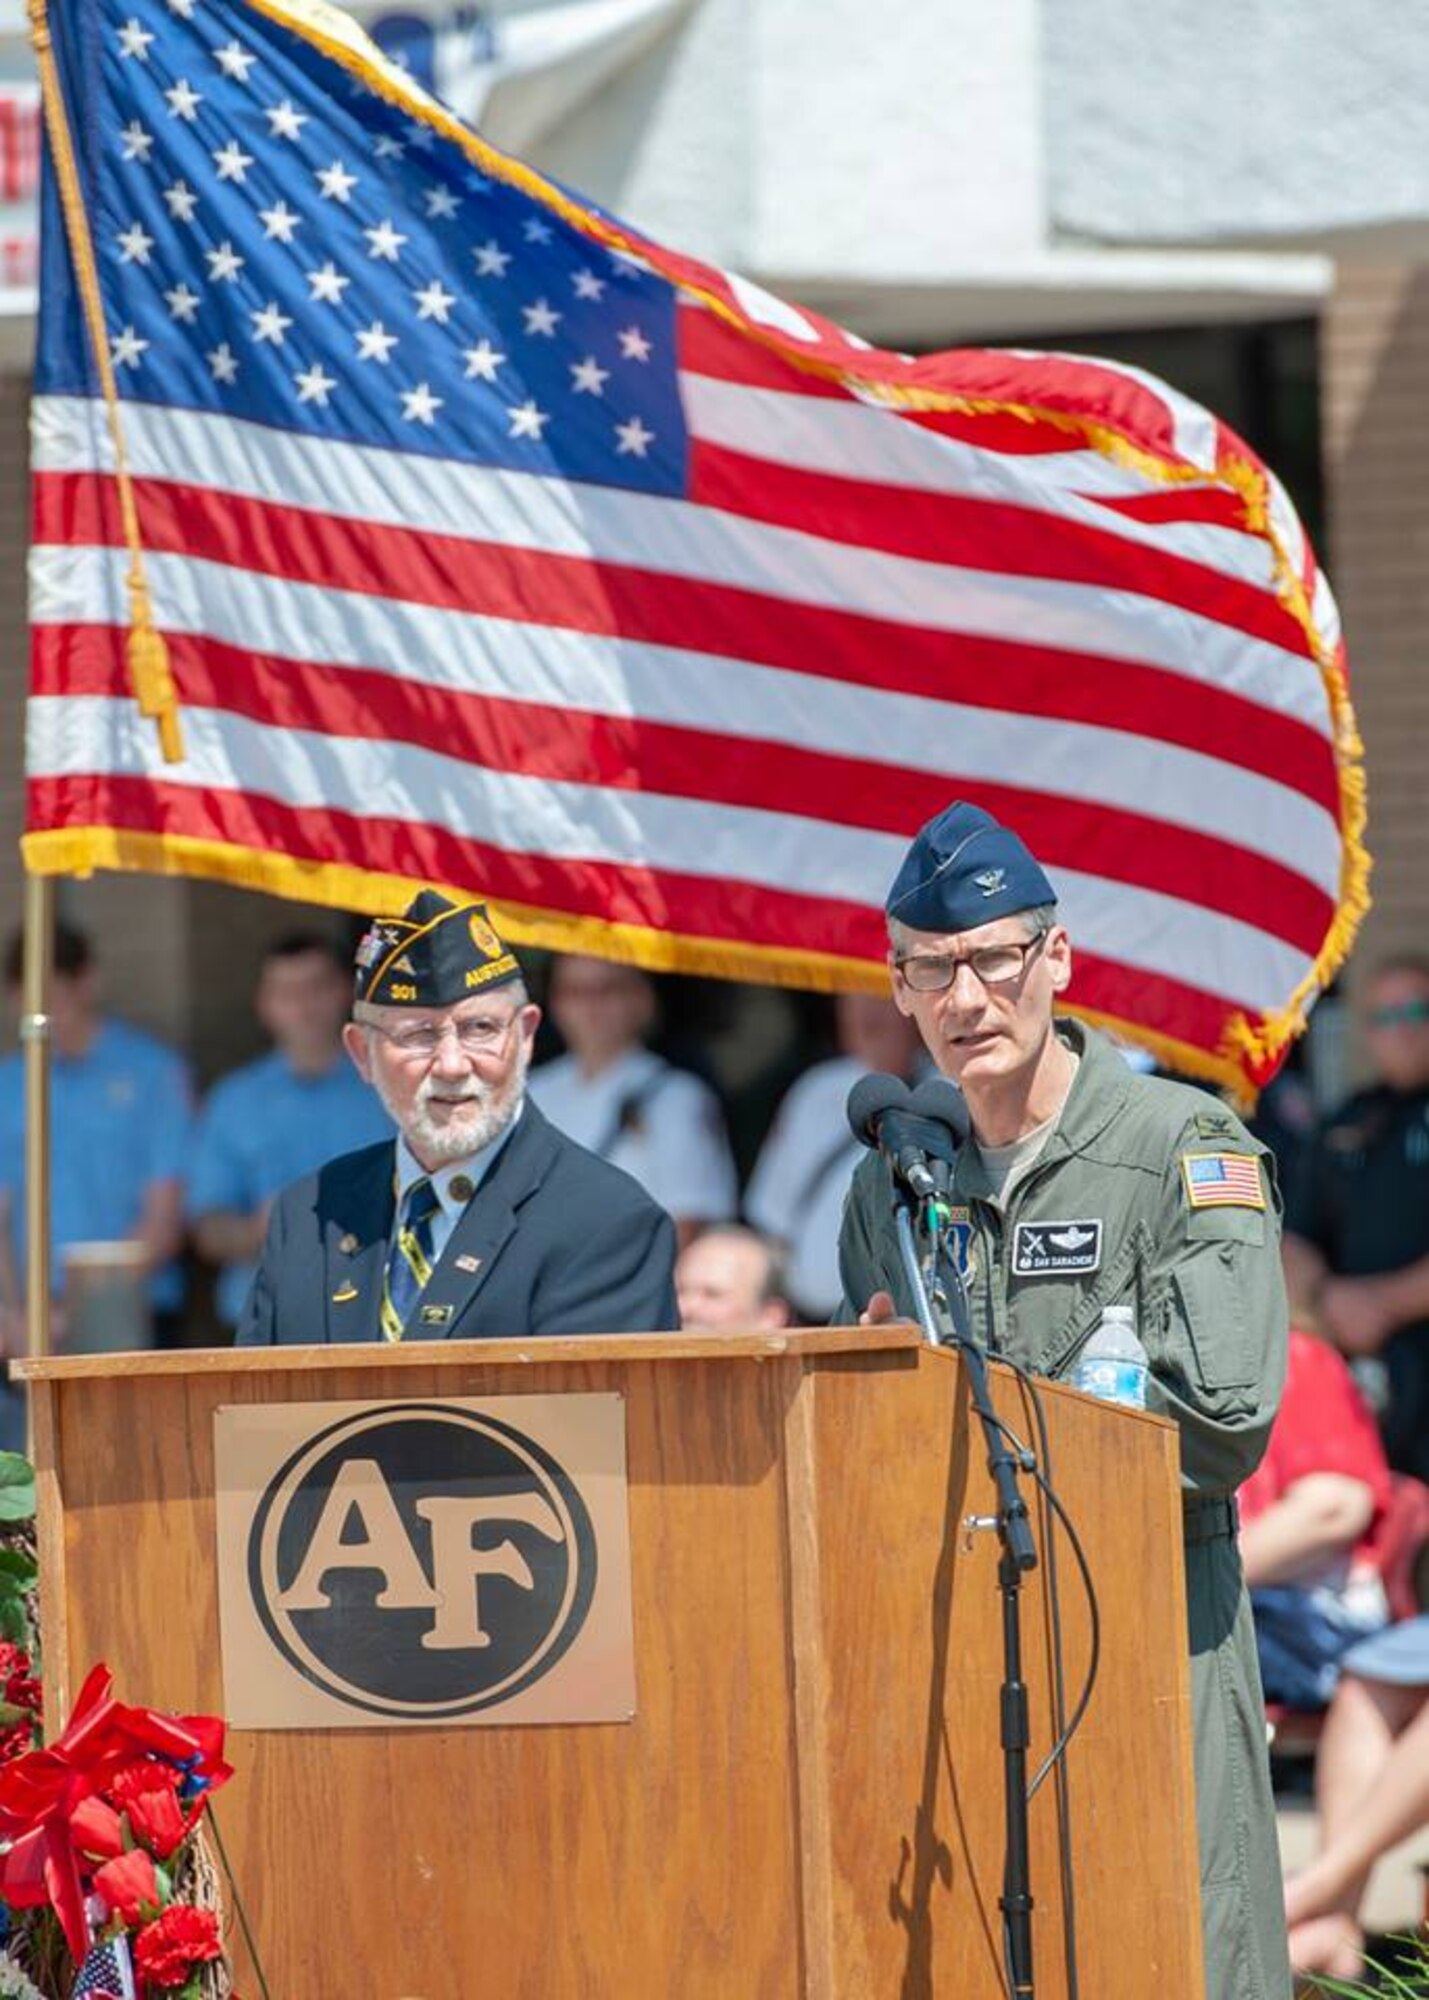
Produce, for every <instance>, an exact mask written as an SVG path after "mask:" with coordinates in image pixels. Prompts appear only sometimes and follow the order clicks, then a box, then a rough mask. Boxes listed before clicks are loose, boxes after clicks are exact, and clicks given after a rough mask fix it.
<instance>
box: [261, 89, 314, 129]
mask: <svg viewBox="0 0 1429 2000" xmlns="http://www.w3.org/2000/svg"><path fill="white" fill-rule="evenodd" d="M263 116H264V117H265V118H266V119H267V120H268V129H269V131H270V132H271V133H272V135H273V137H274V138H275V139H297V138H299V137H301V135H302V130H303V127H304V126H305V125H306V124H307V122H308V115H307V113H306V112H305V111H295V110H294V109H293V106H292V105H291V104H290V103H289V102H288V100H287V98H286V97H285V98H284V99H283V101H282V103H281V104H270V105H269V106H268V108H267V110H266V111H265V112H264V113H263Z"/></svg>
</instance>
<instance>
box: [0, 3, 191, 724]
mask: <svg viewBox="0 0 1429 2000" xmlns="http://www.w3.org/2000/svg"><path fill="white" fill-rule="evenodd" d="M26 11H27V12H28V14H29V17H30V41H31V44H32V46H33V48H34V51H35V60H36V63H37V64H38V66H39V71H40V94H41V99H42V102H43V104H44V112H45V131H46V133H47V135H48V137H49V142H50V152H51V155H52V157H53V159H54V165H55V179H56V181H57V183H58V186H59V196H60V207H61V209H62V211H63V213H64V221H65V234H66V236H67V237H68V238H69V248H70V257H71V258H72V260H73V263H74V273H75V280H76V282H77V284H78V286H79V296H80V302H81V305H82V306H83V309H84V320H85V326H86V329H87V330H88V333H89V344H90V347H91V348H92V349H93V352H94V365H95V370H96V372H97V374H98V376H99V386H100V388H101V390H102V391H103V394H104V407H105V410H106V412H107V414H108V418H109V436H110V441H111V443H112V445H113V448H114V478H115V484H116V486H117V488H118V492H119V513H120V519H121V521H122V523H123V527H124V541H125V545H126V547H127V548H128V550H129V570H128V573H127V575H126V577H125V579H124V583H125V588H126V590H127V591H128V594H129V633H128V637H127V639H126V641H125V648H124V651H125V658H126V661H127V663H128V667H129V684H130V686H131V687H132V688H133V690H134V699H135V701H136V702H137V703H138V704H139V713H140V714H141V715H143V716H145V717H147V718H148V720H150V721H151V722H156V723H157V724H158V725H159V747H160V749H161V750H162V752H163V756H164V762H165V763H166V764H178V763H181V762H182V761H183V755H184V741H183V732H182V730H181V728H180V726H179V697H178V691H177V689H176V688H175V686H174V676H173V671H172V668H171V667H170V664H169V648H168V645H167V643H166V641H165V639H164V635H163V633H162V632H161V631H160V630H159V629H158V627H157V626H156V625H155V623H154V612H153V605H152V602H151V600H150V597H149V585H148V580H147V578H146V576H145V574H144V544H143V539H142V537H141V535H140V532H139V509H138V507H137V505H136V504H135V500H134V483H133V480H132V479H131V477H130V473H129V457H128V453H127V451H126V450H125V446H124V426H123V423H122V421H121V418H120V414H119V389H118V385H117V384H116V382H115V379H114V360H113V357H112V355H111V354H110V352H109V334H108V330H107V329H106V327H105V324H104V301H103V298H102V297H101V295H100V290H99V266H98V264H97V263H96V262H95V256H94V239H93V237H92V236H91V234H90V229H89V216H88V215H87V214H86V212H85V206H84V197H83V195H82V193H81V192H80V183H79V165H78V162H77V161H76V159H75V153H74V140H73V138H72V136H71V133H70V129H69V119H68V117H67V116H66V113H65V103H64V94H63V92H62V91H61V89H60V80H59V70H58V67H57V65H56V63H55V52H54V44H53V42H52V41H51V38H50V24H49V17H48V15H47V13H46V11H45V0H27V10H26Z"/></svg>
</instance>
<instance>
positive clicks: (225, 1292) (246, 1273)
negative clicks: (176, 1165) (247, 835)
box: [185, 931, 392, 1327]
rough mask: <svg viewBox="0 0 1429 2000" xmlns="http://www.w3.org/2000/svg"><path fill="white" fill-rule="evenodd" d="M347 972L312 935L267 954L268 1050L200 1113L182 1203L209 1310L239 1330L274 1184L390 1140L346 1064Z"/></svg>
mask: <svg viewBox="0 0 1429 2000" xmlns="http://www.w3.org/2000/svg"><path fill="white" fill-rule="evenodd" d="M351 1003H352V975H351V973H350V971H349V970H348V968H347V966H346V965H345V963H344V961H343V959H342V957H341V955H340V954H339V952H338V951H337V948H336V947H335V946H334V945H333V944H331V943H330V942H329V941H328V939H326V938H324V937H321V936H320V935H319V934H318V933H317V932H315V931H294V932H292V933H290V934H289V935H288V936H286V937H282V938H279V939H278V940H277V942H276V943H274V944H272V945H270V946H269V948H268V950H267V951H266V952H265V953H264V956H263V963H262V967H261V969H260V971H259V975H258V989H257V993H256V996H255V999H254V1010H255V1012H256V1013H257V1016H258V1019H259V1020H260V1021H261V1023H262V1024H263V1027H264V1028H265V1029H266V1030H267V1033H268V1035H269V1037H270V1038H271V1040H272V1043H273V1048H272V1050H271V1051H270V1053H269V1054H267V1055H265V1056H260V1057H259V1058H258V1059H257V1061H256V1062H251V1063H247V1064H245V1065H244V1067H243V1068H242V1069H236V1070H234V1071H233V1072H232V1073H231V1074H230V1075H228V1076H225V1077H222V1078H220V1080H219V1081H218V1082H217V1083H216V1084H215V1085H214V1086H213V1089H212V1090H211V1091H210V1093H209V1095H208V1098H207V1100H206V1102H205V1104H204V1106H203V1110H202V1112H201V1114H200V1118H199V1129H198V1139H197V1143H196V1145H195V1147H194V1154H193V1165H192V1169H191V1172H190V1175H189V1183H188V1189H187V1193H186V1201H185V1206H186V1209H187V1213H188V1217H189V1221H190V1225H191V1227H192V1230H193V1239H194V1243H195V1245H196V1247H197V1249H198V1251H199V1253H200V1255H201V1256H203V1257H206V1258H207V1259H208V1260H209V1262H210V1263H214V1264H217V1265H219V1266H220V1271H219V1278H218V1285H217V1291H216V1295H215V1301H214V1303H215V1307H216V1310H217V1313H218V1317H219V1318H220V1319H221V1320H222V1321H223V1323H224V1325H225V1326H228V1327H236V1326H237V1324H238V1322H239V1319H240V1318H241V1316H242V1312H243V1301H244V1299H245V1298H246V1297H247V1294H248V1287H249V1284H250V1282H251V1281H252V1277H253V1266H254V1263H255V1261H256V1259H257V1257H258V1253H259V1251H260V1250H261V1249H262V1247H263V1236H264V1232H265V1230H266V1229H267V1226H268V1210H269V1208H270V1206H271V1205H272V1200H273V1197H274V1195H275V1194H277V1192H278V1190H279V1189H280V1188H282V1187H286V1186H287V1184H288V1182H289V1181H294V1180H299V1179H301V1177H302V1176H303V1175H304V1174H308V1173H311V1172H313V1171H314V1169H315V1168H317V1167H320V1166H322V1165H323V1163H324V1162H325V1161H327V1160H330V1159H332V1158H333V1157H334V1155H335V1154H338V1153H350V1152H355V1151H356V1150H357V1149H358V1148H359V1147H361V1146H369V1145H374V1144H376V1143H377V1141H379V1140H381V1139H390V1138H391V1136H392V1122H391V1120H390V1119H389V1118H388V1116H387V1114H386V1112H385V1111H384V1110H383V1109H382V1106H381V1104H380V1102H379V1101H378V1099H377V1098H376V1097H375V1096H374V1094H373V1093H372V1091H370V1090H369V1089H368V1088H367V1085H366V1084H365V1083H364V1082H363V1081H362V1078H361V1077H360V1076H359V1075H358V1073H357V1071H356V1070H355V1069H354V1068H353V1066H352V1064H351V1062H350V1061H349V1060H348V1057H347V1054H346V1052H345V1051H344V1049H343V1046H342V1028H343V1023H344V1021H345V1020H346V1019H347V1014H348V1009H349V1007H350V1006H351Z"/></svg>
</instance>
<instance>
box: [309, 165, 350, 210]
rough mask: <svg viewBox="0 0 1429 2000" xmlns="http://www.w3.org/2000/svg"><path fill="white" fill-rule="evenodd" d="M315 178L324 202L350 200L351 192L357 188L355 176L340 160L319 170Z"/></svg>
mask: <svg viewBox="0 0 1429 2000" xmlns="http://www.w3.org/2000/svg"><path fill="white" fill-rule="evenodd" d="M317 178H318V186H319V187H320V188H321V189H322V195H323V200H324V201H340V202H349V201H351V200H352V190H353V189H354V188H355V187H356V186H357V175H356V174H350V173H349V172H348V171H347V168H346V167H345V166H344V165H343V164H342V161H341V160H334V161H333V162H332V163H331V165H329V166H326V167H322V168H320V169H319V171H318V177H317Z"/></svg>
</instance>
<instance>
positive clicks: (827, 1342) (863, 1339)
mask: <svg viewBox="0 0 1429 2000" xmlns="http://www.w3.org/2000/svg"><path fill="white" fill-rule="evenodd" d="M922 1345H923V1335H922V1333H921V1332H920V1331H919V1329H918V1328H917V1327H916V1326H914V1325H913V1323H912V1322H911V1321H909V1320H898V1321H895V1322H893V1323H892V1324H891V1325H887V1326H814V1327H794V1328H790V1329H789V1330H788V1331H786V1332H782V1333H767V1332H757V1331H753V1330H751V1331H750V1332H747V1333H582V1334H560V1335H550V1334H543V1335H540V1336H533V1337H531V1338H523V1337H522V1336H521V1335H519V1334H513V1335H511V1336H510V1337H509V1338H508V1337H505V1336H502V1337H493V1338H491V1339H485V1340H403V1341H397V1342H395V1343H388V1342H384V1341H342V1342H335V1343H332V1344H330V1345H327V1346H321V1347H179V1348H143V1349H138V1350H135V1351H133V1352H130V1353H122V1354H46V1355H39V1356H35V1357H32V1358H25V1359H16V1360H14V1361H12V1362H11V1363H10V1378H11V1380H12V1381H15V1382H74V1381H79V1380H83V1379H85V1378H91V1377H96V1376H115V1375H202V1374H221V1375H227V1374H247V1373H253V1372H269V1373H275V1374H279V1373H285V1372H286V1373H293V1374H314V1373H320V1372H321V1371H322V1370H324V1369H338V1368H351V1367H352V1366H353V1364H354V1362H356V1361H358V1360H360V1359H361V1358H362V1357H364V1356H367V1357H368V1358H370V1359H373V1360H375V1359H376V1357H377V1356H378V1355H380V1356H381V1357H382V1365H383V1367H391V1368H429V1367H431V1365H432V1363H433V1362H434V1361H438V1360H441V1361H469V1362H478V1363H480V1364H481V1365H482V1366H483V1367H510V1366H511V1365H512V1364H513V1363H515V1364H520V1365H530V1366H532V1367H535V1366H539V1365H541V1364H543V1363H544V1364H547V1365H551V1364H556V1363H561V1364H566V1363H570V1362H572V1361H588V1362H591V1363H596V1362H602V1361H652V1360H660V1361H735V1360H755V1361H782V1360H785V1359H787V1358H791V1357H798V1356H802V1355H818V1354H878V1353H890V1352H891V1353H897V1352H899V1351H901V1350H905V1349H908V1348H913V1347H921V1346H922Z"/></svg>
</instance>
